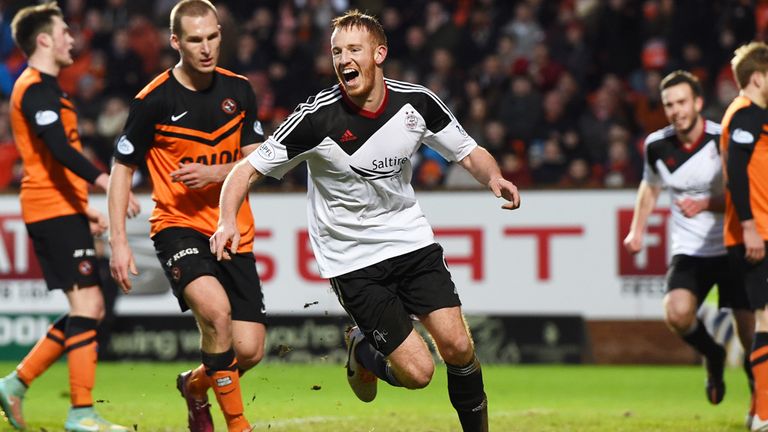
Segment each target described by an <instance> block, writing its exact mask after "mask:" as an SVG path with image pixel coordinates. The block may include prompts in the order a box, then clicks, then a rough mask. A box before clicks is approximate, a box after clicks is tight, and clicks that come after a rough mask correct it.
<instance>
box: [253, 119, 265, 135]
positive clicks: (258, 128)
mask: <svg viewBox="0 0 768 432" xmlns="http://www.w3.org/2000/svg"><path fill="white" fill-rule="evenodd" d="M253 131H254V132H256V133H257V134H259V135H264V128H263V127H262V126H261V122H260V121H258V120H256V121H255V122H253Z"/></svg>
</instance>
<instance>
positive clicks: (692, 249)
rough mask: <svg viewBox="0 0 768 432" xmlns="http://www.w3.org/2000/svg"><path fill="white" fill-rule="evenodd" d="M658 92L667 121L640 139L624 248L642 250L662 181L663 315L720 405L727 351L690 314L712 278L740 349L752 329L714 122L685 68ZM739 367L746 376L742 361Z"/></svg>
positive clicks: (709, 395)
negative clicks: (731, 239)
mask: <svg viewBox="0 0 768 432" xmlns="http://www.w3.org/2000/svg"><path fill="white" fill-rule="evenodd" d="M660 90H661V100H662V103H663V104H664V112H665V113H666V115H667V120H669V122H670V125H669V126H667V127H665V128H664V129H661V130H658V131H656V132H654V133H652V134H650V135H648V138H646V140H645V170H644V172H643V180H642V182H640V187H639V188H638V191H637V202H636V204H635V213H634V216H633V218H632V225H631V228H630V231H629V234H627V237H626V238H625V239H624V246H625V247H626V249H627V251H629V252H630V253H632V254H636V253H638V252H640V251H641V250H642V248H643V240H644V233H645V227H646V225H647V222H648V217H649V216H650V214H651V212H652V211H653V209H654V207H655V206H656V201H657V200H658V197H659V194H660V193H661V188H662V186H663V187H667V188H668V189H669V191H670V193H671V195H672V203H673V206H672V210H671V211H672V230H671V233H672V261H671V263H670V265H669V272H668V273H667V294H666V295H665V296H664V312H665V320H666V322H667V326H669V328H670V329H671V330H672V331H673V332H675V334H677V335H678V336H680V338H681V339H682V340H683V341H684V342H685V343H687V344H688V345H690V346H691V347H693V349H695V350H696V351H697V352H699V353H700V354H701V355H702V356H704V364H705V367H706V370H707V380H706V388H705V390H706V395H707V399H708V400H709V402H710V403H712V404H719V403H720V402H721V401H722V400H723V397H724V396H725V383H724V382H723V372H724V368H725V357H726V351H725V348H723V347H722V346H721V345H720V344H718V343H717V342H715V340H714V339H713V338H712V336H711V335H710V334H709V333H708V332H707V329H706V327H705V326H704V323H702V322H701V321H700V320H699V319H698V318H697V316H696V313H697V311H698V309H699V307H700V306H701V304H702V302H703V301H704V299H705V298H706V297H707V294H708V293H709V291H710V290H711V289H712V286H713V285H714V284H717V286H718V293H719V302H720V305H719V306H720V307H730V308H732V309H733V314H734V317H735V318H736V328H737V330H738V335H739V339H740V341H741V344H742V346H744V347H745V350H746V349H747V348H748V347H750V346H752V335H753V328H754V320H753V318H752V316H751V312H750V310H749V304H748V300H747V294H746V291H745V290H744V288H743V286H742V285H741V284H740V282H739V280H738V278H737V277H735V275H734V272H733V271H731V269H730V267H729V265H728V255H727V252H726V250H725V246H724V245H723V214H722V211H723V181H722V163H721V161H720V156H719V151H718V149H719V140H720V125H718V124H717V123H714V122H712V121H709V120H705V119H704V118H703V117H702V116H701V109H702V107H703V105H704V100H703V99H702V92H701V85H700V84H699V80H698V79H697V78H696V77H695V76H693V75H692V74H691V73H689V72H686V71H675V72H672V73H671V74H669V75H667V76H666V77H665V78H664V79H663V80H662V81H661V84H660ZM744 369H745V371H746V373H747V378H748V379H749V381H750V382H751V381H752V373H751V369H750V367H749V362H748V359H745V364H744Z"/></svg>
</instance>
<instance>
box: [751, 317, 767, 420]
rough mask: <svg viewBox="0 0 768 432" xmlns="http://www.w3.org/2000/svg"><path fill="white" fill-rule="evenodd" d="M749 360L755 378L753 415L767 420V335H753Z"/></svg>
mask: <svg viewBox="0 0 768 432" xmlns="http://www.w3.org/2000/svg"><path fill="white" fill-rule="evenodd" d="M749 360H750V361H751V363H752V374H753V375H754V376H755V398H754V404H755V414H756V415H757V416H758V417H759V418H760V419H762V420H768V333H766V332H758V333H756V334H755V339H754V344H753V347H752V354H750V355H749Z"/></svg>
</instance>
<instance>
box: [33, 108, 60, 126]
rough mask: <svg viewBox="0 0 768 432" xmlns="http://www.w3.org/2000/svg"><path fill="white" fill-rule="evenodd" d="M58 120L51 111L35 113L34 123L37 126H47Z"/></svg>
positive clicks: (56, 115) (57, 116)
mask: <svg viewBox="0 0 768 432" xmlns="http://www.w3.org/2000/svg"><path fill="white" fill-rule="evenodd" d="M58 119H59V115H58V114H56V113H55V112H54V111H51V110H45V111H38V112H36V113H35V123H37V125H38V126H48V125H49V124H51V123H53V122H55V121H56V120H58Z"/></svg>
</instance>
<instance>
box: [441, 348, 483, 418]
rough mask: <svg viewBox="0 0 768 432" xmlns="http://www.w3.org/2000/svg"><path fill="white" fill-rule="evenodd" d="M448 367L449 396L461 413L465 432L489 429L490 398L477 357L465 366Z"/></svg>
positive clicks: (457, 410) (457, 411) (460, 416)
mask: <svg viewBox="0 0 768 432" xmlns="http://www.w3.org/2000/svg"><path fill="white" fill-rule="evenodd" d="M445 365H446V366H447V368H448V396H449V398H450V399H451V404H452V405H453V407H454V408H455V409H456V413H457V414H458V415H459V421H460V422H461V427H462V430H464V432H487V431H488V400H487V399H486V397H485V391H484V390H483V372H482V370H481V369H480V361H479V360H478V359H477V357H475V358H474V359H472V361H471V362H470V363H469V364H467V365H464V366H454V365H449V364H448V363H446V364H445Z"/></svg>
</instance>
